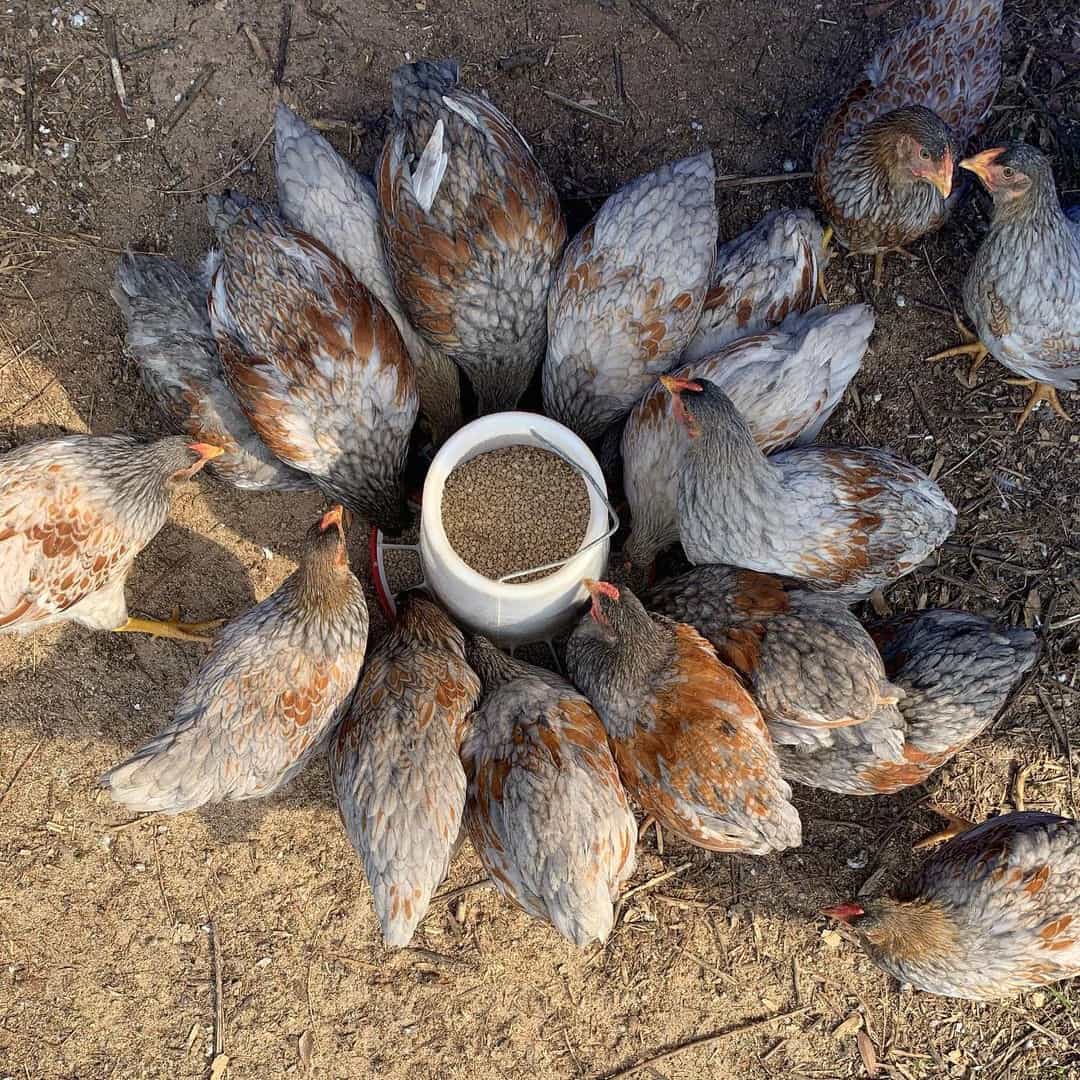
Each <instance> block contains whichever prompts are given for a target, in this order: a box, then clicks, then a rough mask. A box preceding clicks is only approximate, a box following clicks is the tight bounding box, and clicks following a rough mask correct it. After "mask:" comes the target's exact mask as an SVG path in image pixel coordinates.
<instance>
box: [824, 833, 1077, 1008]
mask: <svg viewBox="0 0 1080 1080" xmlns="http://www.w3.org/2000/svg"><path fill="white" fill-rule="evenodd" d="M823 913H824V914H826V915H831V916H833V917H834V918H836V919H840V920H841V921H842V922H845V923H847V924H848V925H849V926H850V927H851V928H852V930H854V931H855V934H856V936H857V937H858V939H859V942H860V944H861V945H862V947H863V948H864V949H865V950H866V952H867V954H868V955H869V956H870V959H871V960H873V961H874V963H875V964H877V966H878V967H880V968H881V969H882V970H884V971H886V972H888V973H889V974H890V975H892V976H894V977H895V978H897V979H899V980H900V981H901V982H903V983H910V984H911V985H912V986H914V987H916V988H917V989H919V990H925V991H926V992H927V993H931V994H941V995H943V996H945V997H956V998H967V999H969V1000H973V1001H996V1000H998V999H1001V998H1007V997H1013V996H1015V995H1016V994H1020V993H1023V992H1024V991H1025V990H1031V989H1034V988H1035V987H1037V986H1046V985H1048V984H1049V983H1053V982H1057V981H1058V980H1060V979H1068V978H1071V977H1073V976H1075V975H1080V822H1078V821H1073V820H1071V819H1069V818H1063V817H1057V816H1056V815H1054V814H1042V813H1035V812H1030V811H1029V812H1024V813H1016V814H1002V815H1001V816H1000V817H996V818H991V819H990V820H989V821H984V822H983V823H982V824H981V825H977V826H976V827H975V828H973V829H969V830H968V831H967V832H965V833H962V834H961V835H960V836H958V837H956V838H955V839H954V840H951V841H950V842H949V843H947V844H946V845H945V846H944V847H942V848H941V849H940V850H939V851H937V852H936V853H935V854H934V855H933V856H931V858H929V859H928V860H927V861H926V862H925V863H924V864H923V866H922V868H921V869H920V870H918V871H917V872H916V873H914V874H913V875H911V876H910V877H909V878H907V880H905V881H904V882H903V883H901V885H900V886H899V887H898V888H897V889H896V891H895V893H894V895H893V896H883V897H879V898H877V899H873V900H859V901H858V902H854V903H846V904H839V905H837V906H836V907H831V908H825V909H824V911H823Z"/></svg>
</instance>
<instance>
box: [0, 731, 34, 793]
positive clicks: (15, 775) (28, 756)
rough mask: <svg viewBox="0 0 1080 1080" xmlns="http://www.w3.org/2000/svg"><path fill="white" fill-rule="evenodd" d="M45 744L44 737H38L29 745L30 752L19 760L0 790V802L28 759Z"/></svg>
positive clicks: (13, 784)
mask: <svg viewBox="0 0 1080 1080" xmlns="http://www.w3.org/2000/svg"><path fill="white" fill-rule="evenodd" d="M44 744H45V740H44V739H38V741H37V742H36V743H34V745H33V746H31V747H30V752H29V753H28V754H27V755H26V757H24V758H23V759H22V761H20V762H19V764H18V765H17V766H16V768H15V771H14V772H13V773H12V774H11V779H10V780H8V782H7V783H6V784H5V785H4V790H3V791H0V803H2V802H3V801H4V800H5V799H6V798H7V797H8V792H9V791H10V790H11V789H12V788H13V787H14V786H15V781H16V780H18V779H19V777H20V776H21V775H22V771H23V769H25V768H26V766H27V765H29V764H30V759H31V758H32V757H33V756H34V755H35V754H36V753H37V752H38V751H39V750H40V749H41V748H42V746H43V745H44Z"/></svg>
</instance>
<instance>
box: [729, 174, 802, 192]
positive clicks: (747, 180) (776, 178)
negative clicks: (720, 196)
mask: <svg viewBox="0 0 1080 1080" xmlns="http://www.w3.org/2000/svg"><path fill="white" fill-rule="evenodd" d="M813 175H814V174H813V173H812V172H784V173H768V174H767V175H765V176H739V174H738V173H725V174H724V175H723V176H718V177H717V178H716V184H717V187H722V188H732V187H746V186H748V185H750V184H783V183H786V182H787V181H788V180H807V179H809V178H810V177H811V176H813Z"/></svg>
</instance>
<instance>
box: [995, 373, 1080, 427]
mask: <svg viewBox="0 0 1080 1080" xmlns="http://www.w3.org/2000/svg"><path fill="white" fill-rule="evenodd" d="M1005 381H1006V382H1007V383H1008V384H1009V385H1010V386H1026V387H1028V388H1029V389H1030V390H1031V397H1029V398H1028V403H1027V404H1026V405H1025V406H1024V411H1023V412H1022V413H1021V414H1020V419H1019V420H1017V421H1016V430H1017V431H1019V430H1020V429H1021V428H1022V427H1023V426H1024V425H1025V424H1026V423H1027V420H1028V417H1029V416H1030V415H1031V414H1032V413H1033V412H1034V411H1035V408H1036V406H1037V405H1038V404H1039V402H1040V401H1048V402H1050V408H1051V409H1053V410H1054V412H1056V413H1057V414H1058V416H1060V417H1061V418H1062V420H1072V417H1071V416H1070V415H1069V414H1068V413H1067V412H1066V411H1065V409H1064V407H1063V406H1062V404H1061V402H1060V400H1058V395H1057V390H1056V389H1055V388H1054V387H1053V386H1051V385H1050V384H1049V383H1043V382H1039V381H1038V380H1037V379H1006V380H1005Z"/></svg>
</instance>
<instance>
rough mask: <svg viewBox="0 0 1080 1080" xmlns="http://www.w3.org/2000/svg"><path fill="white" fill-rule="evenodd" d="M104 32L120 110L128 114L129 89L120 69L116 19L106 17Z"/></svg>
mask: <svg viewBox="0 0 1080 1080" xmlns="http://www.w3.org/2000/svg"><path fill="white" fill-rule="evenodd" d="M102 30H103V31H104V34H105V51H106V52H107V53H108V54H109V70H110V71H111V72H112V81H113V87H114V88H115V90H116V98H117V100H118V101H119V102H120V108H121V109H123V110H124V111H125V112H126V111H127V109H128V107H129V106H128V100H127V87H125V86H124V72H123V69H122V68H121V67H120V48H119V46H118V45H117V43H116V19H115V17H114V16H112V15H106V16H105V18H104V19H103V20H102Z"/></svg>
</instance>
